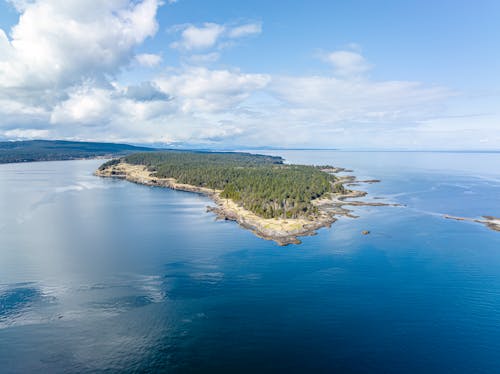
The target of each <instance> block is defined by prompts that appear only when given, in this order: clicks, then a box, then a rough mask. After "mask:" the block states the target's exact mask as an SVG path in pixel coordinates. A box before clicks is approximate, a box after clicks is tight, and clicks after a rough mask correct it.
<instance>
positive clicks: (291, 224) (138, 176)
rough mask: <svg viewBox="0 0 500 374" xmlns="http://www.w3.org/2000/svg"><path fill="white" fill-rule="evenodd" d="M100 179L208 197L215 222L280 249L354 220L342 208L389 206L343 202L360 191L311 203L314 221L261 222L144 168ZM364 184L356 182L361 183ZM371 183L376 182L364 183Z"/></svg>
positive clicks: (120, 168) (127, 167)
mask: <svg viewBox="0 0 500 374" xmlns="http://www.w3.org/2000/svg"><path fill="white" fill-rule="evenodd" d="M326 171H327V172H340V171H344V169H342V168H338V169H332V170H326ZM95 175H96V176H99V177H111V178H119V179H125V180H127V181H130V182H134V183H138V184H143V185H147V186H159V187H166V188H170V189H174V190H181V191H188V192H195V193H200V194H203V195H205V196H207V197H209V198H210V199H211V200H212V201H213V202H214V203H215V204H216V206H209V207H207V211H210V212H213V213H215V214H216V216H217V219H223V220H231V221H235V222H237V223H238V224H239V225H240V226H241V227H243V228H245V229H247V230H250V231H252V232H253V233H254V234H255V235H256V236H258V237H260V238H263V239H266V240H272V241H274V242H276V243H277V244H279V245H282V246H284V245H288V244H300V243H301V241H300V240H299V239H298V238H299V237H302V236H311V235H316V230H318V229H320V228H323V227H330V226H331V224H332V223H334V222H335V221H336V220H337V218H336V217H337V216H347V217H351V218H356V216H353V215H352V214H351V211H350V210H348V209H346V208H344V206H345V205H351V206H363V205H370V206H387V205H391V204H385V203H378V202H377V203H373V202H366V203H365V202H360V201H345V200H346V199H350V198H357V197H363V196H365V195H366V192H363V191H349V190H348V191H347V192H346V193H342V194H340V193H331V194H330V197H329V198H321V199H317V200H314V201H313V202H312V203H313V204H314V205H316V206H317V207H318V210H319V214H318V216H317V217H315V218H314V219H307V218H293V219H284V218H262V217H259V216H257V215H256V214H255V213H253V212H251V211H249V210H246V209H244V208H243V207H241V206H239V205H238V204H236V203H235V202H234V201H232V200H231V199H226V198H222V197H221V196H220V193H221V192H222V191H220V190H214V189H210V188H205V187H198V186H193V185H189V184H181V183H177V182H176V180H175V179H173V178H158V177H156V176H154V175H152V173H151V172H150V171H148V170H147V168H146V167H145V166H144V165H132V164H128V163H125V162H120V163H118V164H115V165H111V166H108V167H106V168H104V169H99V170H97V171H96V172H95ZM355 182H357V181H356V179H355V177H353V176H343V177H338V181H337V182H335V184H343V183H348V184H351V183H355ZM361 182H363V181H359V182H358V183H361ZM366 182H368V183H374V182H377V181H366Z"/></svg>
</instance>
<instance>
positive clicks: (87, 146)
mask: <svg viewBox="0 0 500 374" xmlns="http://www.w3.org/2000/svg"><path fill="white" fill-rule="evenodd" d="M156 150H158V149H155V148H149V147H137V146H133V145H129V144H118V143H94V142H76V141H66V140H26V141H11V142H0V164H5V163H13V162H32V161H58V160H74V159H82V158H95V157H105V156H110V157H116V156H124V155H127V154H129V153H132V152H148V151H156Z"/></svg>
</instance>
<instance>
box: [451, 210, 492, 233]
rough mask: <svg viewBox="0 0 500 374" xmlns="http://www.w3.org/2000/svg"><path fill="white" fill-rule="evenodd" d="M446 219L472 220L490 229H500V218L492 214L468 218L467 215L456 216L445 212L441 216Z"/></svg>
mask: <svg viewBox="0 0 500 374" xmlns="http://www.w3.org/2000/svg"><path fill="white" fill-rule="evenodd" d="M443 217H444V218H446V219H451V220H455V221H466V222H474V223H480V224H482V225H484V226H486V227H487V228H489V229H490V230H493V231H500V218H498V217H493V216H483V217H482V218H468V217H457V216H452V215H449V214H445V215H444V216H443Z"/></svg>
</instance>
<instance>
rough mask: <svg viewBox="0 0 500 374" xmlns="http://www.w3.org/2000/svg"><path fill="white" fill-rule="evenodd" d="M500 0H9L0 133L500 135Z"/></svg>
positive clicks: (105, 136) (432, 144) (184, 138)
mask: <svg viewBox="0 0 500 374" xmlns="http://www.w3.org/2000/svg"><path fill="white" fill-rule="evenodd" d="M499 15H500V3H499V2H497V1H493V0H483V1H478V2H474V3H472V2H466V1H439V2H431V1H424V2H421V1H420V2H416V1H412V2H404V3H403V2H398V1H395V0H393V1H384V2H380V1H373V2H371V1H370V2H368V1H349V2H339V1H333V2H326V1H313V2H293V3H290V2H285V1H274V2H272V3H269V2H266V1H262V0H258V1H254V2H251V3H240V2H238V3H235V2H229V1H212V2H205V1H201V0H169V1H160V0H142V1H140V0H137V1H136V0H133V1H132V0H110V1H83V0H0V118H1V120H0V140H29V139H65V140H84V141H105V142H125V143H132V144H156V145H158V144H162V145H173V144H174V145H179V144H180V145H182V144H188V145H193V146H200V147H201V146H203V147H212V148H227V147H238V146H247V147H256V148H257V147H262V146H270V147H298V148H300V147H308V148H351V149H352V148H361V149H367V148H376V149H394V148H397V149H423V150H425V149H475V150H487V149H499V148H500V147H499V145H500V131H499V130H500V106H499V105H498V102H499V98H500V91H499V89H498V87H499V83H500V76H499V75H498V71H497V70H498V65H499V63H498V62H499V57H500V51H499V50H498V35H500V24H499V23H498V16H499Z"/></svg>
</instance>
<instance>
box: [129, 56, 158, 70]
mask: <svg viewBox="0 0 500 374" xmlns="http://www.w3.org/2000/svg"><path fill="white" fill-rule="evenodd" d="M135 59H136V61H137V62H138V63H139V65H142V66H145V67H148V68H151V67H155V66H158V65H160V64H161V61H162V58H161V56H160V55H155V54H152V53H141V54H138V55H136V56H135Z"/></svg>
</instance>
